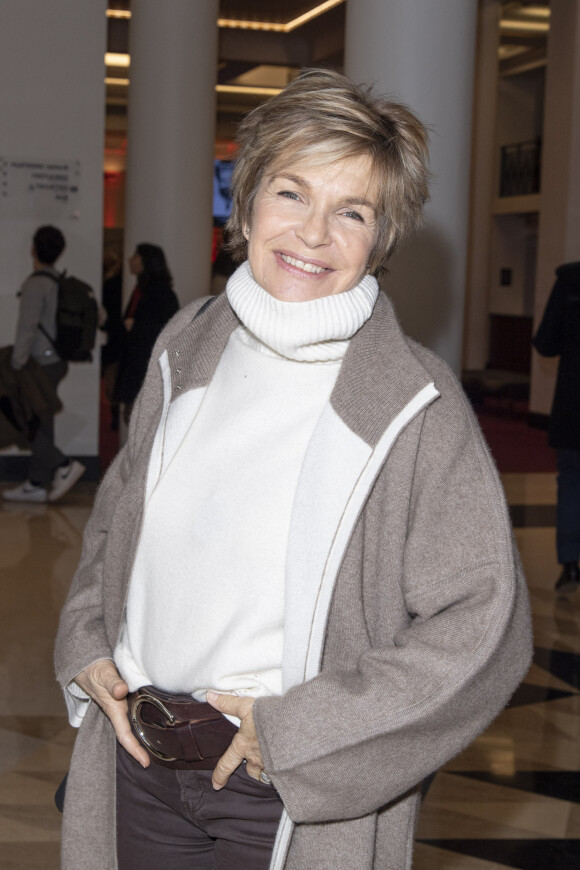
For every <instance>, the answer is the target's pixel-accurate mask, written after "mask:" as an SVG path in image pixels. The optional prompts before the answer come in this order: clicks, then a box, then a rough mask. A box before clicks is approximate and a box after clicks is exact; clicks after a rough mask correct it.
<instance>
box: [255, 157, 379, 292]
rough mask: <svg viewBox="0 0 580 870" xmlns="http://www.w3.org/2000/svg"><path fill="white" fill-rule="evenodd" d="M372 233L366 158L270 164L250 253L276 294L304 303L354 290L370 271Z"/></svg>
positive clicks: (260, 277)
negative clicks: (324, 162)
mask: <svg viewBox="0 0 580 870" xmlns="http://www.w3.org/2000/svg"><path fill="white" fill-rule="evenodd" d="M376 239H377V206H376V193H375V185H374V184H373V181H372V165H371V160H370V158H369V157H368V156H366V155H362V156H358V157H354V158H345V159H342V160H337V161H335V162H333V163H328V164H324V165H321V166H320V165H314V164H313V163H312V162H308V163H306V162H298V163H295V164H290V165H289V166H288V165H285V166H284V167H283V168H282V167H273V168H272V169H271V171H270V172H269V173H268V174H267V175H265V176H264V178H263V179H262V182H261V184H260V187H259V189H258V192H257V194H256V199H255V202H254V208H253V213H252V219H251V223H250V229H249V234H248V259H249V262H250V268H251V270H252V274H253V276H254V278H255V280H256V281H257V282H258V284H260V286H261V287H263V288H264V289H265V290H266V291H267V292H268V293H270V294H271V295H272V296H274V297H275V298H276V299H280V300H282V301H286V302H305V301H309V300H312V299H319V298H321V297H322V296H332V295H335V294H337V293H344V292H345V291H346V290H351V289H352V288H353V287H356V285H357V284H358V283H359V282H360V280H361V279H362V278H363V276H364V275H365V273H366V272H367V267H368V263H369V260H370V256H371V252H372V250H373V247H374V245H375V242H376Z"/></svg>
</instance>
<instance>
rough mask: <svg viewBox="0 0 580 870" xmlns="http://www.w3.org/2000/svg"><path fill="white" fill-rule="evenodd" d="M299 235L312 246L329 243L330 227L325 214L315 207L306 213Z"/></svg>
mask: <svg viewBox="0 0 580 870" xmlns="http://www.w3.org/2000/svg"><path fill="white" fill-rule="evenodd" d="M298 235H299V236H300V238H301V239H302V241H303V242H304V243H305V244H307V245H308V247H310V248H317V247H319V246H320V245H326V244H328V242H329V240H330V228H329V224H328V218H327V216H326V215H325V214H323V213H322V212H319V211H315V210H314V209H313V210H311V211H309V212H308V214H306V215H304V219H303V221H302V223H301V225H300V227H299V228H298Z"/></svg>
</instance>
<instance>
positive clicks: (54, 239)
mask: <svg viewBox="0 0 580 870" xmlns="http://www.w3.org/2000/svg"><path fill="white" fill-rule="evenodd" d="M65 244H66V242H65V238H64V236H63V234H62V233H61V231H60V230H59V229H58V228H57V227H53V226H42V227H39V228H38V229H37V230H36V232H35V234H34V237H33V240H32V251H31V254H32V260H33V263H34V271H33V273H32V274H31V275H30V276H29V277H28V278H27V279H26V281H25V282H24V284H23V285H22V287H21V289H20V292H19V294H18V296H19V299H20V308H19V313H18V325H17V328H16V337H15V340H14V347H13V350H12V360H11V361H12V368H13V369H15V370H17V371H19V370H20V369H22V368H23V367H24V366H25V365H26V363H27V362H28V359H29V358H30V357H32V358H33V359H34V360H36V362H37V363H39V364H40V365H41V366H42V367H43V371H44V373H45V374H46V375H47V377H48V378H49V379H50V380H51V381H52V383H53V384H54V387H55V389H56V388H57V386H58V384H59V383H60V382H61V381H62V379H63V378H64V377H65V375H66V373H67V371H68V363H67V362H66V360H65V359H62V357H61V356H60V355H59V353H58V352H57V347H56V345H55V342H56V339H57V313H58V307H59V288H60V283H61V275H60V273H59V272H58V271H57V270H56V268H55V263H56V261H57V260H58V258H59V257H60V255H61V254H62V252H63V251H64V248H65ZM29 446H30V451H31V453H32V456H31V460H30V468H29V476H28V480H25V481H24V483H21V484H19V485H18V486H16V487H14V488H13V489H6V490H4V492H3V493H2V495H3V498H4V499H6V500H7V501H28V502H47V501H48V502H55V501H57V500H58V499H60V498H62V496H63V495H64V494H65V493H67V492H68V491H69V490H70V489H71V487H73V486H74V484H75V483H76V482H77V481H78V480H79V479H80V478H81V477H82V475H83V474H84V472H85V466H84V465H82V463H80V462H78V461H77V460H71V459H69V458H68V457H66V456H65V455H64V453H62V451H61V450H59V448H58V447H57V446H56V444H55V443H54V417H53V416H48V417H45V418H44V419H42V420H40V421H39V424H38V428H37V430H36V433H35V434H34V436H33V437H32V438H31V440H30V445H29Z"/></svg>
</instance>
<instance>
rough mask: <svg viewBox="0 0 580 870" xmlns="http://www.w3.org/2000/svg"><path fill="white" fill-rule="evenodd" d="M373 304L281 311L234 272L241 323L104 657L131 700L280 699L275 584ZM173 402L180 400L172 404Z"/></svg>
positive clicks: (168, 482) (366, 294) (169, 482)
mask: <svg viewBox="0 0 580 870" xmlns="http://www.w3.org/2000/svg"><path fill="white" fill-rule="evenodd" d="M377 294H378V286H377V283H376V281H375V279H374V278H372V277H365V278H364V279H363V280H362V281H361V283H360V284H359V285H358V286H357V287H355V288H353V289H352V290H349V291H347V292H345V293H341V294H339V295H337V296H327V297H325V298H323V299H316V300H313V301H310V302H299V303H292V302H280V301H279V300H277V299H275V298H274V297H272V296H270V295H269V294H268V293H267V292H266V291H265V290H263V289H262V288H261V287H260V286H259V285H258V284H256V282H255V281H254V280H253V278H252V275H251V272H250V269H249V266H248V264H247V263H245V264H244V265H243V266H241V267H240V268H239V269H238V270H237V272H236V273H235V274H234V275H233V276H232V278H231V279H230V280H229V282H228V285H227V296H228V299H229V302H230V304H231V306H232V308H233V309H234V311H235V312H236V314H237V315H238V317H239V318H240V320H241V321H242V324H243V326H240V327H238V328H237V329H236V330H235V331H234V332H233V333H232V335H231V336H230V339H229V341H228V343H227V345H226V348H225V350H224V353H223V354H222V357H221V359H220V361H219V363H218V366H217V368H216V371H215V373H214V376H213V378H212V380H211V383H210V384H209V386H208V388H207V391H206V394H205V396H204V398H203V401H202V403H201V406H200V408H199V411H198V412H197V415H196V417H195V419H194V420H193V421H192V423H191V426H190V428H189V430H188V432H187V434H186V435H185V437H184V439H183V441H182V443H181V445H180V447H179V448H178V450H177V452H176V454H175V456H174V458H173V460H172V461H171V463H170V465H169V467H168V468H167V470H166V471H165V473H164V474H163V476H162V477H161V479H160V481H159V482H158V483H157V485H156V487H155V489H154V491H153V493H152V495H151V497H150V499H149V501H148V503H147V506H146V509H145V514H144V519H143V526H142V532H141V537H140V541H139V545H138V549H137V554H136V558H135V563H134V567H133V572H132V576H131V584H130V588H129V596H128V602H127V614H126V622H125V626H124V629H123V633H122V636H121V640H120V642H119V645H118V646H117V649H116V650H115V656H114V657H115V662H116V664H117V667H118V669H119V671H120V673H121V674H122V676H123V677H124V679H125V680H127V682H128V684H129V688H130V690H135V689H136V688H138V687H139V686H142V685H146V684H153V685H156V686H158V687H160V688H163V689H166V690H168V691H173V692H190V693H192V694H193V696H194V697H195V698H197V699H198V700H202V699H204V698H205V694H206V691H207V690H208V689H209V688H212V689H216V690H218V691H221V692H230V693H235V694H247V695H250V696H252V697H258V696H261V695H269V694H279V693H281V691H282V684H281V668H282V646H283V638H284V615H283V604H284V573H285V558H286V543H287V539H288V530H289V524H290V515H291V511H292V503H293V499H294V493H295V491H296V486H297V482H298V475H299V473H300V468H301V466H302V461H303V458H304V454H305V451H306V447H307V444H308V441H309V439H310V437H311V435H312V432H313V429H314V427H315V425H316V421H317V420H318V417H319V416H320V413H321V411H322V409H323V407H324V405H325V403H326V402H327V400H328V398H329V396H330V393H331V391H332V388H333V386H334V383H335V381H336V377H337V375H338V371H339V368H340V365H341V362H342V359H343V357H344V354H345V353H346V349H347V347H348V343H349V340H350V338H351V336H352V335H353V334H354V333H355V332H356V331H357V330H358V329H360V327H361V326H362V325H363V323H364V322H365V321H366V320H367V319H368V317H369V316H370V314H371V311H372V309H373V306H374V303H375V301H376V298H377ZM177 401H179V400H177Z"/></svg>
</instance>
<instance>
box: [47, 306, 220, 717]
mask: <svg viewBox="0 0 580 870" xmlns="http://www.w3.org/2000/svg"><path fill="white" fill-rule="evenodd" d="M203 301H204V300H203V299H202V300H200V301H199V303H197V306H196V307H199V306H201V305H202V304H203ZM194 312H195V307H194V309H193V313H194ZM189 319H191V313H188V311H187V310H186V311H184V312H183V315H182V317H181V318H180V319H178V318H174V320H173V321H172V322H171V323H170V324H168V326H167V328H166V330H165V332H164V333H163V334H162V335H161V336H160V337H159V339H158V342H157V343H156V345H155V347H154V349H153V354H152V356H151V361H150V364H149V369H148V372H147V376H146V379H145V383H144V385H143V389H142V390H141V392H140V393H139V395H138V397H137V399H136V402H135V407H134V409H133V412H132V414H131V422H130V426H129V433H128V439H127V443H126V445H125V446H124V447H123V449H122V450H121V451H120V452H119V454H118V455H117V457H116V458H115V460H114V462H113V463H112V465H111V466H110V468H109V469H108V471H107V473H106V475H105V477H104V479H103V482H102V483H101V485H100V487H99V489H98V491H97V495H96V499H95V504H94V507H93V511H92V514H91V516H90V518H89V521H88V523H87V525H86V527H85V531H84V536H83V547H82V552H81V558H80V562H79V565H78V568H77V570H76V573H75V576H74V578H73V581H72V584H71V588H70V591H69V594H68V597H67V600H66V602H65V604H64V607H63V610H62V613H61V617H60V623H59V628H58V634H57V638H56V646H55V668H56V676H57V680H58V681H59V683H60V684H61V685H62V687H63V689H65V690H66V689H67V687H68V686H69V685H70V684H71V682H72V681H73V680H74V678H75V676H76V675H77V674H79V673H80V671H82V670H83V669H84V668H86V667H87V666H88V665H90V664H92V663H93V662H95V661H97V660H99V659H112V658H113V652H114V650H113V648H112V647H114V644H115V640H114V639H111V638H110V637H109V635H108V633H107V630H106V625H105V622H106V619H105V614H106V613H108V614H109V615H111V614H112V618H110V619H109V625H110V624H111V623H112V622H115V623H116V622H118V624H119V625H120V624H121V621H122V618H123V615H122V612H121V611H122V602H123V600H124V587H123V583H124V582H125V581H126V575H123V576H121V574H122V573H123V572H122V567H123V566H121V567H120V566H119V565H118V564H115V566H114V569H115V571H116V572H117V573H118V575H119V580H118V582H117V583H116V584H113V586H112V587H111V584H110V583H109V587H108V592H107V595H106V596H105V593H104V585H105V580H106V579H107V580H110V578H105V571H106V570H107V567H106V566H107V565H109V570H110V562H111V560H110V559H109V562H107V558H106V557H107V548H108V545H109V539H110V536H111V535H112V534H113V533H114V534H115V535H116V536H117V539H118V538H119V536H125V537H124V538H122V544H121V552H122V551H123V545H124V544H125V542H126V545H125V552H123V555H124V556H126V555H127V552H126V551H127V548H128V547H129V542H128V538H129V530H131V529H133V528H134V527H135V523H136V522H138V519H136V518H137V517H138V516H140V514H141V511H142V508H143V491H144V481H145V477H146V473H147V464H148V456H145V455H144V453H146V451H145V450H144V449H143V439H144V434H145V433H146V432H149V433H151V432H154V428H155V426H156V425H157V423H156V421H157V419H158V417H159V413H160V408H161V404H162V395H163V388H162V379H161V373H160V369H159V364H158V358H159V356H160V355H161V353H162V351H163V349H164V347H165V343H166V342H167V341H168V340H169V339H170V338H171V336H172V335H174V334H176V333H177V332H179V331H180V329H181V328H183V326H184V325H185V324H186V323H187V322H188V320H189ZM151 427H153V428H151ZM137 472H138V473H137ZM120 502H122V504H123V506H124V510H125V513H124V514H123V515H122V516H119V511H118V510H117V508H118V506H119V504H120ZM128 513H130V514H131V516H128V515H127V514H128ZM118 549H119V548H118ZM118 561H119V560H118V559H115V562H116V563H117V562H118ZM111 593H113V595H111ZM119 602H121V603H120V605H119V606H118V607H117V605H118V603H119ZM83 695H84V693H82V691H79V690H78V688H77V687H71V689H70V690H69V691H67V692H66V693H65V697H66V700H67V706H68V708H69V714H70V716H71V723H73V724H79V719H81V718H82V716H83V715H84V710H83V706H86V705H85V704H84V703H83V702H84V701H86V698H83Z"/></svg>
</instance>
